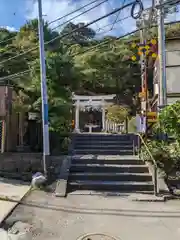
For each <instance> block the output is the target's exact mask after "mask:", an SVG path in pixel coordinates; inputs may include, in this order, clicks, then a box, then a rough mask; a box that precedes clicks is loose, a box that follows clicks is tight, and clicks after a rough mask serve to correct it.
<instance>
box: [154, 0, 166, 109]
mask: <svg viewBox="0 0 180 240" xmlns="http://www.w3.org/2000/svg"><path fill="white" fill-rule="evenodd" d="M156 4H157V5H161V6H160V7H158V9H157V18H158V19H157V21H158V57H159V99H158V106H159V108H160V109H161V108H163V107H164V106H166V105H167V87H166V46H165V27H164V6H163V0H157V2H156Z"/></svg>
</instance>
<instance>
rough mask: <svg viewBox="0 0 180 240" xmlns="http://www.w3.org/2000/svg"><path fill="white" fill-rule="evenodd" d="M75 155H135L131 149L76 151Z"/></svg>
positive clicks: (74, 151)
mask: <svg viewBox="0 0 180 240" xmlns="http://www.w3.org/2000/svg"><path fill="white" fill-rule="evenodd" d="M72 152H73V154H98V155H101V154H103V155H104V154H107V155H133V150H130V149H121V150H119V149H109V148H108V146H107V148H106V149H88V150H87V149H74V150H73V151H72Z"/></svg>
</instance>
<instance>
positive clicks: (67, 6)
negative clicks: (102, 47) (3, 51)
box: [0, 0, 180, 36]
mask: <svg viewBox="0 0 180 240" xmlns="http://www.w3.org/2000/svg"><path fill="white" fill-rule="evenodd" d="M93 1H94V0H42V7H43V15H44V19H45V20H46V21H47V22H51V21H53V20H55V19H57V18H60V17H63V16H64V15H66V14H68V13H70V12H72V11H74V10H76V9H78V8H80V7H82V6H84V5H86V4H88V3H90V2H93ZM103 1H104V0H97V2H96V3H93V4H91V5H90V6H88V7H86V8H83V9H82V10H81V11H78V12H76V13H74V14H71V15H69V16H68V17H66V18H63V19H61V20H60V21H56V22H54V23H52V24H50V25H49V26H50V27H52V28H55V29H56V30H58V31H60V30H61V28H62V27H61V28H56V27H57V26H58V25H60V24H61V25H62V24H63V22H65V21H68V20H70V18H73V17H75V16H77V15H78V14H81V13H83V12H84V11H86V10H88V9H89V8H92V7H93V6H94V7H95V5H97V4H99V3H100V2H103ZM124 1H125V4H126V3H128V2H130V1H131V0H108V1H106V2H104V3H103V4H101V5H100V6H97V7H95V8H94V9H92V10H91V11H88V12H87V13H84V14H82V15H81V16H79V17H77V18H75V19H74V20H73V22H74V23H78V22H84V23H89V22H91V21H93V20H95V19H97V18H99V17H101V16H103V15H105V14H107V13H109V12H111V11H112V10H113V9H115V8H117V7H121V6H122V4H123V3H124ZM0 2H1V6H0V27H5V28H7V29H8V30H10V31H14V30H17V31H18V30H19V28H20V27H21V26H22V25H23V24H25V23H26V21H28V20H31V19H33V18H37V16H38V8H37V0H0ZM142 2H143V4H144V7H145V8H147V7H150V6H151V0H142ZM117 17H118V18H117ZM117 19H118V20H117ZM115 20H117V21H118V22H117V23H116V24H114V26H113V29H112V24H113V22H114V21H115ZM169 20H170V21H174V20H180V13H177V14H176V13H174V14H172V15H170V16H169V17H168V19H167V20H166V21H169ZM91 27H92V28H93V29H94V30H96V32H97V35H98V36H103V35H115V36H121V35H124V34H126V33H128V32H131V31H133V30H135V29H136V21H135V20H134V19H132V18H131V17H130V8H126V9H124V10H122V11H121V12H120V13H119V14H117V13H116V14H114V15H113V16H110V17H107V18H105V19H103V20H101V21H99V22H98V23H96V24H93V25H91Z"/></svg>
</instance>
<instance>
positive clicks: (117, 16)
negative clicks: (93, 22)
mask: <svg viewBox="0 0 180 240" xmlns="http://www.w3.org/2000/svg"><path fill="white" fill-rule="evenodd" d="M125 2H126V0H123V3H122V6H124V4H125ZM120 13H121V11H119V12H118V14H117V15H116V18H115V21H114V23H113V24H112V29H113V27H114V25H115V23H116V22H117V20H118V18H119V15H120Z"/></svg>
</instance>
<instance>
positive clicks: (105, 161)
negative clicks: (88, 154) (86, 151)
mask: <svg viewBox="0 0 180 240" xmlns="http://www.w3.org/2000/svg"><path fill="white" fill-rule="evenodd" d="M72 163H73V164H101V165H104V164H106V165H107V164H110V165H141V164H144V163H143V161H142V160H140V159H80V158H79V159H77V158H76V159H74V158H72Z"/></svg>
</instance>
